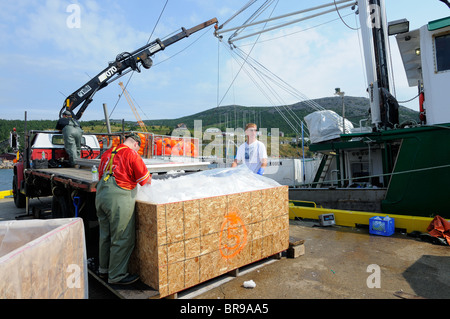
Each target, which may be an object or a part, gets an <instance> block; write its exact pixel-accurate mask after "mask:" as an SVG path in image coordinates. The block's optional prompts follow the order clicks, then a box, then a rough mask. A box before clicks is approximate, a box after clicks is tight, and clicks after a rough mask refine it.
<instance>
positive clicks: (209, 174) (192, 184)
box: [137, 165, 280, 204]
mask: <svg viewBox="0 0 450 319" xmlns="http://www.w3.org/2000/svg"><path fill="white" fill-rule="evenodd" d="M277 186H280V184H278V183H277V182H276V181H274V180H273V179H270V178H268V177H264V176H261V175H257V174H254V173H253V172H252V171H250V170H249V169H248V168H247V166H246V165H239V166H238V167H236V168H216V169H211V170H207V171H202V172H198V173H194V174H189V175H183V176H180V177H169V178H167V179H164V180H157V179H153V180H152V184H151V185H145V186H142V187H140V188H139V191H138V194H137V200H140V201H144V202H150V203H154V204H165V203H171V202H178V201H184V200H190V199H198V198H204V197H212V196H221V195H228V194H236V193H241V192H249V191H254V190H260V189H265V188H271V187H277Z"/></svg>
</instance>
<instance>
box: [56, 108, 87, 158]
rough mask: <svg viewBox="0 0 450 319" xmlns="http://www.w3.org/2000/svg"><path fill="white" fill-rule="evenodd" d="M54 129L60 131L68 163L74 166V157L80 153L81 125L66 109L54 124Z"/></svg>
mask: <svg viewBox="0 0 450 319" xmlns="http://www.w3.org/2000/svg"><path fill="white" fill-rule="evenodd" d="M56 129H57V130H59V131H62V134H63V137H64V148H65V149H66V152H67V154H68V155H69V165H70V167H74V166H75V159H77V158H80V155H81V136H82V135H83V130H82V129H81V125H80V123H79V122H78V121H77V120H76V119H74V118H73V117H72V113H70V111H67V110H66V111H64V113H63V117H62V118H60V119H59V121H58V123H57V124H56Z"/></svg>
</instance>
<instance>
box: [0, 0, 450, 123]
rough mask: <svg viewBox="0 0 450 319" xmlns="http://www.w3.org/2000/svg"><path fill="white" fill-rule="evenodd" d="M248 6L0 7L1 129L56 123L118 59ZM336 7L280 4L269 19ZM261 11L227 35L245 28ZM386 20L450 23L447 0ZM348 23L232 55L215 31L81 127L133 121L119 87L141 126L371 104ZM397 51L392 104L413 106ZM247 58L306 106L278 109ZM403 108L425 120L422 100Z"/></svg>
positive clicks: (314, 27)
mask: <svg viewBox="0 0 450 319" xmlns="http://www.w3.org/2000/svg"><path fill="white" fill-rule="evenodd" d="M246 2H247V1H242V0H240V1H239V0H152V1H147V0H128V1H124V0H102V1H100V0H80V1H73V0H72V1H65V0H59V1H58V0H46V1H43V0H36V1H34V0H16V1H6V0H1V8H2V9H1V10H0V47H1V50H0V67H1V70H2V71H1V72H0V83H1V85H0V118H1V119H24V114H25V111H26V112H27V119H29V120H40V119H50V120H56V119H57V118H58V114H59V110H60V109H61V107H62V106H63V102H64V100H65V97H67V96H68V95H70V94H71V93H72V92H74V91H76V90H78V89H79V88H80V87H82V86H83V85H84V84H85V83H86V82H87V81H89V79H90V78H91V77H94V76H96V75H98V73H99V72H100V71H102V70H103V69H104V68H105V67H106V66H107V65H108V62H109V61H113V60H114V59H115V57H116V55H118V54H119V53H122V52H131V51H134V50H135V49H137V48H139V47H141V46H143V45H145V44H146V43H147V42H148V40H149V39H150V41H153V40H155V39H156V38H160V39H164V38H166V37H167V36H169V35H170V34H172V33H173V32H180V31H181V28H182V27H185V28H191V27H193V26H195V25H197V24H200V23H202V22H204V21H207V20H209V19H211V18H214V17H215V18H217V19H218V21H219V24H222V23H223V22H225V21H226V20H228V19H229V18H230V17H231V16H232V15H233V14H234V13H235V12H236V11H237V10H239V9H241V7H242V6H243V4H245V3H246ZM330 2H332V1H330V0H279V1H278V4H277V6H276V7H275V8H274V6H271V7H270V8H269V9H268V10H266V11H265V12H264V13H263V14H262V15H261V19H262V18H266V17H268V16H269V15H270V14H271V15H272V16H278V15H282V14H286V13H290V12H295V11H298V10H302V9H305V8H310V7H314V6H317V5H319V4H325V3H330ZM260 3H262V1H261V0H260V1H258V2H257V4H255V5H254V6H253V7H252V8H254V9H252V8H251V9H250V10H248V12H249V13H246V14H244V15H243V16H242V17H241V16H239V17H238V18H237V19H235V20H233V21H231V22H230V23H229V24H228V25H227V27H230V26H234V25H239V24H240V23H241V22H242V19H244V18H247V17H248V15H249V14H250V12H254V11H255V10H256V8H257V7H258V6H259V5H260ZM246 12H247V11H246ZM386 12H387V20H388V21H393V20H398V19H401V18H407V19H408V20H409V21H410V30H413V29H416V28H419V27H420V26H422V25H424V24H426V23H427V22H428V21H430V20H434V19H438V18H442V17H445V16H448V15H449V13H450V10H449V9H448V8H447V6H446V5H445V4H443V3H442V2H440V1H438V0H426V1H424V0H386ZM340 14H341V16H342V17H343V18H342V19H343V20H344V22H345V23H346V24H344V23H343V22H342V21H341V19H339V16H338V15H337V13H336V12H335V11H334V12H332V13H329V14H327V15H324V16H321V17H318V18H317V19H310V20H306V21H303V22H299V23H295V24H292V25H289V26H286V27H284V28H281V29H278V30H274V31H272V32H268V33H264V34H262V35H261V36H259V37H256V36H255V37H251V38H248V39H245V40H241V41H237V42H235V45H236V47H237V48H236V49H234V50H231V48H230V46H229V45H228V43H227V39H228V36H229V34H228V35H226V34H225V35H224V38H223V39H222V41H219V40H218V39H217V38H216V37H215V36H214V34H213V31H214V29H213V28H212V27H211V28H207V29H204V30H201V31H199V32H197V33H195V34H193V35H191V36H189V37H188V38H186V39H183V40H181V41H179V42H177V43H175V44H173V45H172V46H169V47H167V48H166V49H165V50H164V51H161V52H158V53H156V54H155V55H154V56H153V57H152V58H153V63H154V64H153V67H152V68H151V69H149V70H147V69H142V72H140V73H137V72H133V73H129V74H127V75H125V76H123V77H122V78H121V79H119V80H118V81H115V82H112V83H111V84H110V85H108V86H107V87H106V88H104V89H102V90H100V91H99V92H97V94H96V95H95V96H94V101H93V102H92V103H91V104H90V106H89V107H88V108H87V110H86V111H85V113H84V115H83V117H82V118H81V119H82V120H98V119H103V118H104V113H103V107H102V105H103V104H104V103H106V105H107V107H108V113H109V114H110V117H111V118H113V119H125V120H136V118H135V116H134V114H133V112H132V110H131V107H130V105H129V104H128V103H127V100H126V99H125V97H122V98H120V99H119V95H120V94H121V88H120V86H119V82H120V81H122V82H123V83H128V84H127V91H128V92H129V94H130V95H131V96H132V98H133V103H134V106H135V107H136V109H137V111H138V113H139V115H140V117H141V118H142V119H143V120H154V119H172V118H178V117H181V116H186V115H191V114H195V113H198V112H201V111H204V110H207V109H211V108H214V107H220V106H226V105H230V104H238V105H245V106H274V105H275V104H277V103H278V102H281V103H284V104H292V103H296V102H298V101H299V95H300V96H301V97H302V98H309V99H315V98H321V97H328V96H335V95H334V92H335V88H336V87H340V88H341V91H344V92H345V95H346V96H363V97H367V93H366V84H365V82H366V80H365V73H364V65H363V62H362V51H361V49H360V45H359V42H360V41H359V40H358V31H355V30H353V29H354V28H357V27H358V24H359V23H358V22H357V20H356V19H355V15H354V14H353V11H352V10H351V9H350V8H347V9H342V10H340ZM291 20H292V18H291ZM278 23H279V22H278ZM269 25H270V24H269ZM390 40H391V41H390V42H391V44H390V47H391V53H392V63H393V65H394V68H393V75H394V80H395V95H396V96H397V99H398V100H399V101H405V100H408V99H410V98H413V97H414V96H415V95H416V94H417V88H415V87H413V88H410V87H408V84H407V81H406V77H405V73H404V71H403V66H402V63H401V59H400V56H399V53H398V49H397V46H396V43H395V40H394V38H393V37H390ZM240 50H242V52H245V54H249V57H251V59H254V60H256V61H258V63H260V64H261V65H263V66H264V67H265V68H267V69H269V70H270V71H271V72H272V73H273V74H275V75H276V76H278V77H279V78H281V79H283V81H285V82H286V83H289V85H290V86H291V87H293V88H294V89H295V91H296V92H298V94H295V95H292V94H288V93H287V92H286V91H285V90H280V92H277V93H273V94H274V96H276V98H274V97H271V96H268V93H267V92H268V91H270V90H271V89H270V87H269V86H268V87H264V86H262V85H261V84H258V83H257V81H256V80H255V78H254V76H252V77H250V76H249V74H250V73H249V72H250V71H248V70H250V69H249V67H248V66H246V67H243V68H242V67H241V65H240V63H242V60H239V58H236V52H238V51H240ZM248 61H250V58H249V59H248ZM247 65H248V64H247ZM131 74H132V75H131ZM402 105H405V106H407V107H410V108H411V109H414V110H418V100H417V99H415V100H413V101H412V102H410V103H402Z"/></svg>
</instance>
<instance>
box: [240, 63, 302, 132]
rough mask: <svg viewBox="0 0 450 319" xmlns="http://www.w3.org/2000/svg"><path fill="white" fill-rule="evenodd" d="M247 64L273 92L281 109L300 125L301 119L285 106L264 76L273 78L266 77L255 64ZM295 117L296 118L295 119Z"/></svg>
mask: <svg viewBox="0 0 450 319" xmlns="http://www.w3.org/2000/svg"><path fill="white" fill-rule="evenodd" d="M247 64H248V65H249V66H250V67H251V68H252V69H253V70H254V72H255V73H256V74H257V75H258V77H259V78H260V80H261V81H262V82H264V83H265V85H266V87H267V88H268V90H270V91H271V92H272V94H273V95H274V96H276V97H277V99H278V101H279V102H280V103H279V104H280V105H281V107H282V108H283V109H285V110H286V111H287V113H288V114H289V115H291V117H292V118H293V119H294V121H295V122H296V124H298V125H300V124H301V122H302V120H301V119H300V118H299V117H298V116H297V114H295V112H294V111H292V110H290V109H289V108H288V107H287V106H286V103H285V101H284V100H283V99H282V98H281V96H280V95H279V94H278V93H276V92H275V90H274V89H273V88H272V87H271V86H270V85H269V83H268V82H267V80H265V79H264V78H267V79H268V80H271V81H272V82H274V81H273V78H270V77H268V76H267V75H266V74H263V73H262V72H261V70H258V68H257V67H256V66H254V65H252V64H251V63H248V62H247ZM263 77H264V78H263ZM275 84H276V85H278V86H280V85H279V84H278V83H275ZM282 89H285V90H286V88H282ZM295 118H297V119H295ZM299 122H300V123H299Z"/></svg>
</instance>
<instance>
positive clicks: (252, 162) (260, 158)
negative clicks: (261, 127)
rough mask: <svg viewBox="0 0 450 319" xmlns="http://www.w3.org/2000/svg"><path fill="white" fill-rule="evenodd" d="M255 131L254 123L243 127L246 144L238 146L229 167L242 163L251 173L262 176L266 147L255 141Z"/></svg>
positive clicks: (265, 164)
mask: <svg viewBox="0 0 450 319" xmlns="http://www.w3.org/2000/svg"><path fill="white" fill-rule="evenodd" d="M256 131H257V126H256V124H254V123H248V124H247V125H246V126H245V135H246V136H247V137H248V139H247V142H245V143H244V144H242V145H241V146H239V148H238V150H237V153H236V158H235V160H234V162H233V164H231V167H236V166H237V165H238V163H240V162H244V163H245V164H246V165H247V167H248V168H249V169H250V170H251V171H252V172H253V173H256V174H259V175H262V174H263V173H264V168H265V167H266V166H267V151H266V146H265V145H264V144H263V143H262V142H260V141H258V140H257V139H256Z"/></svg>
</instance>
